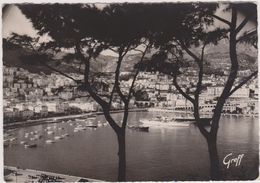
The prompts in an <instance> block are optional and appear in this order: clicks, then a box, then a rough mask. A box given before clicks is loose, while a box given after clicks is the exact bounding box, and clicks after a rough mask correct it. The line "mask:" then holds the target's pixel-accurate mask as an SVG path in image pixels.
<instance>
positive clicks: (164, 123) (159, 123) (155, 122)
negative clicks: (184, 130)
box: [140, 119, 190, 127]
mask: <svg viewBox="0 0 260 183" xmlns="http://www.w3.org/2000/svg"><path fill="white" fill-rule="evenodd" d="M140 122H141V123H142V124H144V125H147V126H149V127H189V126H190V123H186V122H183V123H180V122H175V121H171V120H168V119H167V120H160V119H140Z"/></svg>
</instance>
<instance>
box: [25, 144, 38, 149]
mask: <svg viewBox="0 0 260 183" xmlns="http://www.w3.org/2000/svg"><path fill="white" fill-rule="evenodd" d="M24 147H25V148H35V147H37V144H25V145H24Z"/></svg>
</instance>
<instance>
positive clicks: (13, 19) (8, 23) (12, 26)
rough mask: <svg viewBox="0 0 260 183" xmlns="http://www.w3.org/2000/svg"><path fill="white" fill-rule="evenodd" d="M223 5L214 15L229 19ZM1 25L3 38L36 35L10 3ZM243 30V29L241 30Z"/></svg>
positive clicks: (240, 17) (45, 38) (221, 24)
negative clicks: (15, 34)
mask: <svg viewBox="0 0 260 183" xmlns="http://www.w3.org/2000/svg"><path fill="white" fill-rule="evenodd" d="M104 6H105V4H98V7H99V8H103V7H104ZM224 7H225V6H224V5H222V6H220V8H219V9H218V10H217V12H216V15H219V16H221V17H223V18H225V19H227V20H230V13H228V12H226V13H223V11H222V9H223V8H224ZM242 20H243V16H241V15H239V16H238V23H239V22H241V21H242ZM2 23H3V26H2V35H3V38H7V37H8V36H10V35H11V33H12V32H15V33H17V34H27V35H30V36H32V37H35V36H37V31H36V30H35V29H34V28H33V26H32V23H31V22H30V21H29V20H28V19H27V18H26V17H25V16H24V15H23V14H22V12H21V10H20V9H19V8H18V7H17V6H15V5H11V7H10V8H9V9H8V10H7V11H6V14H5V15H4V17H3V22H2ZM215 26H216V27H219V26H220V27H224V26H225V24H223V23H222V22H220V21H218V20H215ZM254 27H255V26H254V24H252V23H250V22H249V23H248V24H247V25H246V28H245V29H246V30H251V29H253V28H254ZM241 32H243V31H241ZM48 40H50V38H49V37H48V36H43V37H41V39H40V41H48ZM102 54H104V55H112V56H115V53H113V52H112V51H110V50H106V51H104V52H102Z"/></svg>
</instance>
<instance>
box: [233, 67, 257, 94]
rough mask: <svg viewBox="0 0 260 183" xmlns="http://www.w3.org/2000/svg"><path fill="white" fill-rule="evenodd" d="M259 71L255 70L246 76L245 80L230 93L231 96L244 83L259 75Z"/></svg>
mask: <svg viewBox="0 0 260 183" xmlns="http://www.w3.org/2000/svg"><path fill="white" fill-rule="evenodd" d="M257 74H258V71H255V72H253V73H252V74H250V75H249V76H248V77H246V78H244V80H243V81H241V82H240V83H239V84H238V85H237V86H235V87H234V88H233V89H232V90H231V91H230V93H229V96H231V95H232V94H233V93H234V92H235V91H237V90H238V89H239V88H241V87H242V86H243V85H244V84H246V83H247V82H248V81H249V80H250V79H252V78H253V77H255V76H257Z"/></svg>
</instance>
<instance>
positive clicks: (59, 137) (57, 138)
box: [54, 136, 62, 140]
mask: <svg viewBox="0 0 260 183" xmlns="http://www.w3.org/2000/svg"><path fill="white" fill-rule="evenodd" d="M54 139H55V140H60V139H62V137H61V136H55V137H54Z"/></svg>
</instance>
